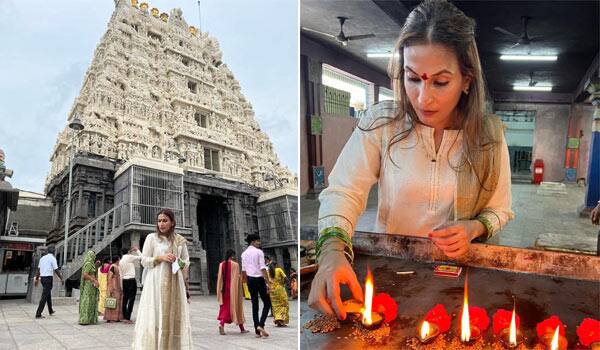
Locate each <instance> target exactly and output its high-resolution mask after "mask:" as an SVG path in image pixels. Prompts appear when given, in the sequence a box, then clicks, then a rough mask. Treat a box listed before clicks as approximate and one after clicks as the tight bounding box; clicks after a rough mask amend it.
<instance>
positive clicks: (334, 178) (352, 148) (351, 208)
mask: <svg viewBox="0 0 600 350" xmlns="http://www.w3.org/2000/svg"><path fill="white" fill-rule="evenodd" d="M403 123H404V121H402V122H401V121H393V122H391V123H389V124H387V125H385V126H382V127H379V128H377V129H375V130H372V131H362V130H360V129H359V128H356V129H355V130H354V132H353V133H352V136H351V137H350V139H349V140H348V142H347V143H346V145H345V146H344V149H343V150H342V152H341V154H340V156H339V158H338V160H337V162H336V164H335V166H334V168H333V170H332V172H331V174H330V175H329V177H328V179H329V187H327V188H326V189H325V190H324V191H323V192H322V193H321V195H320V196H319V199H320V201H321V206H320V208H319V232H321V231H322V230H323V229H325V228H327V227H333V226H335V227H339V228H342V229H344V230H345V231H346V232H347V233H348V234H349V235H352V233H353V232H354V229H355V227H356V221H357V220H358V217H359V216H360V215H361V214H362V212H363V211H364V210H365V207H366V204H367V197H368V194H369V190H370V189H371V186H372V185H374V184H375V183H377V182H378V183H379V191H378V195H379V198H378V206H377V219H376V222H375V227H374V228H373V230H374V231H375V232H381V233H391V234H403V235H409V236H421V237H424V236H427V234H428V233H429V232H430V231H432V230H435V229H437V228H440V226H442V225H444V224H445V223H447V222H448V221H452V220H456V210H455V208H456V198H457V192H456V191H457V178H458V176H457V173H456V171H455V170H454V169H453V168H452V167H453V166H455V167H456V166H457V165H458V164H459V163H460V160H461V156H462V151H463V150H462V148H463V147H462V137H463V135H462V131H460V130H444V134H443V137H442V143H441V145H440V148H439V150H438V152H436V151H435V141H434V137H433V133H434V129H433V128H430V127H428V126H425V125H423V124H417V125H416V126H415V129H414V130H413V131H412V132H411V133H410V134H409V136H408V137H407V138H406V139H404V140H402V141H400V142H397V143H395V144H394V145H392V146H391V148H389V152H390V155H391V158H392V159H393V162H394V163H395V164H393V163H392V161H391V160H390V157H389V156H388V145H389V144H390V141H391V140H392V138H393V137H394V135H397V134H398V133H399V132H400V131H401V130H404V127H405V126H404V124H403ZM500 147H501V148H500V149H501V155H500V161H501V164H500V172H499V179H498V185H497V187H496V189H495V191H494V193H493V195H492V196H491V198H490V200H489V202H488V203H487V205H486V208H485V209H486V210H485V212H482V213H481V215H482V216H484V217H486V218H487V219H488V220H489V221H490V223H491V224H492V226H493V229H494V230H493V231H494V232H492V233H491V234H493V233H495V232H497V231H498V230H500V229H501V228H502V227H503V226H504V225H505V224H506V223H507V222H508V221H509V220H511V219H512V218H513V217H514V213H513V211H512V210H511V190H510V162H509V156H508V147H507V145H506V140H505V139H504V137H503V138H502V143H501V145H500Z"/></svg>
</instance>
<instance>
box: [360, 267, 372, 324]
mask: <svg viewBox="0 0 600 350" xmlns="http://www.w3.org/2000/svg"><path fill="white" fill-rule="evenodd" d="M373 289H374V288H373V275H371V270H370V269H368V270H367V278H366V280H365V310H364V312H363V317H362V323H363V324H365V325H367V326H370V325H371V324H373V320H372V319H371V313H372V306H373Z"/></svg>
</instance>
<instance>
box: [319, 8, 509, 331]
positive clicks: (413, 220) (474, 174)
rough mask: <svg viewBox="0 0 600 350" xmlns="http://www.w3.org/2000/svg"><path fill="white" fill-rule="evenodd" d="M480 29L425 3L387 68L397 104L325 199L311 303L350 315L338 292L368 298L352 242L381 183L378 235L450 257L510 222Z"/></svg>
mask: <svg viewBox="0 0 600 350" xmlns="http://www.w3.org/2000/svg"><path fill="white" fill-rule="evenodd" d="M474 33H475V23H474V21H473V20H472V19H471V18H469V17H467V16H466V15H465V14H464V13H463V12H462V11H460V10H459V9H458V8H457V7H456V6H454V5H453V4H451V3H450V2H448V1H443V0H439V1H423V2H421V3H420V4H419V5H418V6H417V7H416V8H415V9H413V10H412V11H411V12H410V13H409V15H408V17H407V18H406V22H405V23H404V25H403V26H402V29H401V31H400V34H399V36H398V40H397V43H396V50H395V52H394V54H393V55H392V59H391V60H390V68H391V69H390V77H391V78H392V81H391V83H392V84H391V85H392V86H393V89H394V97H395V101H390V102H385V103H380V104H378V105H376V106H375V107H374V108H371V109H370V111H369V112H368V113H367V115H366V117H363V119H361V121H360V123H359V126H358V128H356V129H355V130H354V132H353V134H352V136H351V137H350V139H349V140H348V143H347V144H346V146H345V147H344V149H343V150H342V153H341V154H340V156H339V158H338V160H337V163H336V165H335V167H334V168H333V170H332V172H331V174H330V176H329V187H328V188H327V189H326V190H324V191H323V192H322V193H321V195H320V198H319V199H320V201H321V207H320V209H319V234H320V237H319V240H318V242H317V243H318V244H317V248H318V249H317V250H318V252H317V256H318V258H319V270H318V271H317V274H316V275H315V277H314V278H313V281H312V285H311V290H310V294H309V297H308V303H309V305H310V306H311V307H312V308H315V309H317V310H319V311H321V312H324V313H326V314H329V315H334V314H337V316H338V317H339V318H340V319H344V318H345V317H346V312H345V311H344V310H343V307H342V303H341V298H340V293H339V290H340V287H339V285H340V284H346V285H348V286H349V287H350V290H351V292H352V295H353V296H354V298H356V299H359V300H362V298H363V294H362V288H361V286H360V284H359V282H358V280H357V278H356V274H355V272H354V270H353V269H352V266H351V265H350V263H349V262H348V261H346V258H345V256H344V251H346V252H347V254H348V257H349V258H350V260H351V259H352V256H353V255H352V252H351V250H352V244H351V240H350V237H351V236H352V233H353V231H354V230H355V227H356V221H357V219H358V217H359V216H360V215H361V214H362V212H363V211H364V209H365V206H366V202H367V196H368V193H369V190H370V189H371V186H372V185H374V184H375V183H378V185H379V188H378V194H379V198H378V199H379V201H378V208H377V219H376V222H375V227H374V230H375V231H377V232H385V233H390V234H404V235H414V236H421V237H424V236H429V238H430V239H431V242H432V243H433V244H434V245H435V246H436V247H437V248H439V249H440V250H441V251H442V252H443V254H445V255H446V256H447V257H449V258H451V259H456V258H460V257H461V256H464V255H465V254H467V253H468V251H469V249H470V244H471V242H472V241H473V240H474V239H480V238H489V237H491V236H492V235H493V234H494V233H495V232H497V231H498V230H499V229H500V228H501V227H503V226H504V225H505V224H506V222H508V220H510V219H511V218H512V217H513V215H514V214H513V212H512V210H511V208H510V205H511V193H510V164H509V157H508V150H507V145H506V140H505V138H504V134H503V124H502V122H501V121H500V120H499V118H497V117H494V116H491V115H489V113H488V112H487V111H486V93H485V79H484V78H483V72H482V68H481V63H480V59H479V54H478V51H477V45H476V43H475V35H474Z"/></svg>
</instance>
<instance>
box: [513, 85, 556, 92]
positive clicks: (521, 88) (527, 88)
mask: <svg viewBox="0 0 600 350" xmlns="http://www.w3.org/2000/svg"><path fill="white" fill-rule="evenodd" d="M513 90H515V91H552V86H517V85H513Z"/></svg>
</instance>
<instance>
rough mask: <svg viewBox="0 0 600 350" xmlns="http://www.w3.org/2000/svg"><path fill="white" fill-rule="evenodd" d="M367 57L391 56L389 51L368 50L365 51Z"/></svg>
mask: <svg viewBox="0 0 600 350" xmlns="http://www.w3.org/2000/svg"><path fill="white" fill-rule="evenodd" d="M367 57H369V58H390V57H392V53H391V52H369V53H367Z"/></svg>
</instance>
